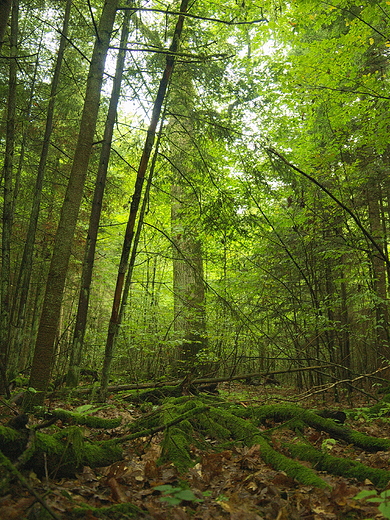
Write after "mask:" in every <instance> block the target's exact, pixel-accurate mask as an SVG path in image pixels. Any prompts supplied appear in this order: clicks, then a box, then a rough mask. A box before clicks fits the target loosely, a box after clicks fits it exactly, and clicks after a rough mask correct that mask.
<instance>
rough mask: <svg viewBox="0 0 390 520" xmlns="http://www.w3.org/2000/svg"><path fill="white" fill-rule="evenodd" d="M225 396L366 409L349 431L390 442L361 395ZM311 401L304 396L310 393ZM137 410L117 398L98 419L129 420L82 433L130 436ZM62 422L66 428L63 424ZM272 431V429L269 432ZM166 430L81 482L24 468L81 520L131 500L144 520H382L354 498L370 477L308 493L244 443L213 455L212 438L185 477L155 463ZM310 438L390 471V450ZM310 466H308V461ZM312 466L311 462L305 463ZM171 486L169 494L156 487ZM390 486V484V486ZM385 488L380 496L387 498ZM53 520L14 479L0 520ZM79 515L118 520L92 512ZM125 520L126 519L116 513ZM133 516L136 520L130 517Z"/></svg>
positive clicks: (245, 392)
mask: <svg viewBox="0 0 390 520" xmlns="http://www.w3.org/2000/svg"><path fill="white" fill-rule="evenodd" d="M219 388H220V395H221V396H222V397H223V398H224V399H227V400H229V399H230V400H233V401H234V402H236V403H240V404H242V406H251V405H259V404H272V403H294V404H298V405H300V406H302V407H304V408H309V409H313V408H316V409H319V408H321V409H333V410H343V409H351V408H354V409H362V413H361V416H358V417H355V419H354V420H353V421H352V420H351V419H347V422H346V424H347V426H348V427H350V428H353V429H354V430H355V431H359V432H363V433H366V434H369V435H372V436H375V437H380V438H390V419H389V418H386V417H382V418H375V419H368V418H367V417H365V416H364V407H367V406H370V405H372V404H374V403H373V402H370V400H369V399H368V398H367V397H365V396H364V395H362V394H354V395H353V396H352V397H351V400H350V401H349V402H347V401H344V402H343V404H340V403H337V402H335V400H334V395H333V394H331V393H328V394H319V395H313V396H312V397H309V398H306V399H304V400H300V398H299V396H298V394H297V392H296V391H294V390H293V389H292V388H280V387H279V388H274V387H272V388H269V387H264V386H258V387H254V386H249V385H243V384H240V383H231V384H222V385H220V387H219ZM306 397H307V396H306ZM86 402H87V401H86V400H84V401H81V400H78V401H77V403H75V402H72V404H69V402H64V401H61V400H56V401H54V402H51V403H50V407H51V408H54V407H61V408H64V409H68V410H72V409H74V408H76V407H77V406H80V405H82V404H85V403H86ZM140 414H141V412H140V411H139V409H138V408H137V407H136V406H135V405H132V404H129V403H127V402H125V401H123V400H121V399H120V398H119V397H117V396H115V395H112V396H111V397H110V400H109V406H106V407H103V408H102V409H100V410H98V411H97V412H96V415H99V416H101V417H108V418H113V417H118V416H121V417H122V426H120V427H118V428H115V429H113V430H105V431H103V432H102V431H99V430H93V429H85V435H86V436H89V437H90V438H91V439H92V440H104V439H110V438H113V437H120V436H122V435H124V434H125V433H126V431H127V427H126V425H128V424H129V423H131V422H132V421H134V420H135V419H137V418H138V417H139V416H140ZM0 416H1V418H2V419H1V423H2V424H5V422H6V421H7V420H8V419H9V418H10V417H11V415H10V411H9V410H8V409H7V408H6V407H3V406H0ZM59 425H60V423H59ZM267 426H268V427H269V426H271V427H272V424H271V425H267ZM161 435H162V434H161V433H157V434H155V435H154V436H153V437H151V438H150V437H148V438H139V439H136V440H133V441H130V442H127V443H125V444H124V445H123V452H124V459H123V460H122V461H119V462H117V463H115V464H112V465H111V466H108V467H103V468H98V469H96V468H95V469H91V468H89V467H84V469H83V471H82V472H80V473H79V474H77V475H76V477H75V478H61V479H55V478H50V479H49V478H38V477H37V475H35V474H34V473H32V472H28V471H24V473H23V474H24V476H25V477H26V479H27V481H28V483H29V484H30V486H31V487H33V488H34V490H35V491H36V492H37V493H38V494H39V495H40V496H41V497H43V498H44V501H45V502H46V504H47V505H48V506H49V508H50V509H51V510H52V511H54V512H55V514H56V515H57V517H58V518H61V519H67V518H74V517H73V516H72V510H73V509H74V508H75V507H77V506H80V505H82V504H88V505H90V506H93V507H96V508H98V507H104V506H110V505H113V504H120V503H128V502H131V503H132V504H134V505H136V506H138V507H140V508H141V509H142V511H144V514H142V515H141V516H139V518H145V519H149V520H190V519H191V520H224V519H231V520H323V519H324V520H334V519H340V520H363V519H383V518H388V517H387V516H385V517H384V516H382V514H381V513H380V512H379V510H378V508H377V504H376V503H374V502H367V501H365V500H357V499H354V497H355V496H356V495H357V494H358V493H359V492H360V491H361V490H363V489H366V490H373V489H374V486H373V484H372V483H371V482H370V481H368V480H366V481H365V482H358V481H356V480H354V479H346V478H342V477H336V476H332V475H329V474H327V473H320V475H321V477H322V478H323V479H324V480H325V481H326V482H327V483H328V484H329V485H330V486H331V488H330V489H329V490H323V489H317V488H315V487H312V486H303V485H300V484H299V483H297V482H296V481H295V480H293V479H291V478H290V477H288V476H286V474H284V473H283V472H277V471H275V470H273V469H272V468H271V467H270V466H268V465H267V464H265V463H264V462H263V461H262V459H261V456H260V452H259V450H260V449H259V447H258V446H256V445H255V446H252V447H250V448H248V447H245V446H240V445H239V444H238V445H237V444H236V445H235V446H231V447H229V449H223V450H222V451H220V450H219V451H218V450H214V449H213V448H214V446H213V444H214V441H213V440H211V439H210V440H209V442H210V450H205V451H200V450H199V449H197V448H195V447H194V448H193V450H194V453H193V455H194V456H195V457H196V460H197V461H198V462H197V463H196V465H195V466H194V467H192V468H191V469H190V470H188V471H187V472H186V473H184V474H179V473H178V471H177V470H176V468H175V467H174V466H173V465H172V464H170V463H167V464H164V465H161V466H158V465H157V464H156V461H157V459H158V457H159V455H160V451H161V448H160V442H161ZM294 435H295V434H294V433H293V432H292V431H290V430H286V429H276V430H275V431H274V433H273V438H272V440H273V445H281V444H282V443H283V442H284V441H286V440H291V439H293V437H294ZM304 435H305V437H306V438H307V439H309V440H310V442H311V443H312V445H314V446H315V447H317V448H321V449H324V450H326V451H328V452H329V453H331V454H332V455H335V456H339V457H348V458H351V459H353V460H358V461H360V462H363V463H364V464H366V465H367V466H370V467H374V468H384V469H387V468H388V467H389V458H390V452H377V453H367V452H364V451H363V450H361V449H359V448H356V447H354V446H351V445H346V444H345V443H344V442H342V441H336V440H333V439H329V436H328V435H327V434H325V433H323V432H318V431H315V430H312V429H311V428H309V427H307V428H305V431H304ZM303 464H306V463H304V462H303ZM307 465H309V464H308V463H307ZM159 486H165V487H164V488H163V490H161V489H159V490H156V487H159ZM389 487H390V486H389ZM183 489H187V490H190V491H191V492H192V493H190V494H188V495H187V496H186V498H188V500H182V499H181V497H182V496H184V495H181V494H180V493H181V491H182V490H183ZM381 491H383V490H379V492H381ZM47 518H51V516H50V515H48V513H47V512H46V511H45V510H44V509H42V507H41V506H40V505H39V504H38V503H37V501H36V498H34V497H33V496H32V495H31V494H30V492H29V491H28V490H27V489H26V488H25V487H24V486H22V485H21V484H20V482H19V481H18V480H14V481H13V482H12V484H11V485H10V486H9V487H8V489H7V493H6V495H5V496H0V519H1V520H14V519H18V520H22V519H28V520H46V519H47ZM82 518H85V519H86V520H95V519H96V518H114V517H113V516H107V517H104V516H95V513H94V512H89V513H86V514H85V515H84V516H83V517H82ZM115 518H120V519H122V518H123V519H126V518H130V517H129V516H126V515H122V516H120V515H119V516H115ZM132 518H134V517H132Z"/></svg>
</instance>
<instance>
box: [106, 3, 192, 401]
mask: <svg viewBox="0 0 390 520" xmlns="http://www.w3.org/2000/svg"><path fill="white" fill-rule="evenodd" d="M187 6H188V0H182V2H181V5H180V13H182V14H180V15H179V18H178V20H177V23H176V27H175V31H174V34H173V38H172V43H171V46H170V49H169V50H170V51H171V53H172V54H168V55H167V58H166V65H165V69H164V72H163V75H162V78H161V80H160V85H159V88H158V91H157V96H156V100H155V102H154V106H153V112H152V117H151V121H150V125H149V128H148V132H147V136H146V140H145V144H144V149H143V153H142V156H141V160H140V163H139V166H138V171H137V179H136V181H135V186H134V193H133V197H132V201H131V206H130V214H129V219H128V221H127V226H126V231H125V236H124V240H123V247H122V255H121V260H120V264H119V269H118V275H117V281H116V287H115V292H114V300H113V305H112V311H111V317H110V323H109V328H108V334H107V341H106V349H105V355H104V362H103V370H102V380H101V388H100V392H101V398H102V399H104V397H105V394H106V392H107V386H108V379H109V374H110V368H111V363H112V358H113V355H114V343H115V337H116V334H117V330H118V327H119V309H120V303H121V297H122V290H123V284H124V280H125V275H126V271H127V266H128V262H129V256H130V250H131V244H132V241H133V236H134V227H135V221H136V218H137V213H138V208H139V204H140V200H141V194H142V187H143V183H144V179H145V173H146V170H147V167H148V163H149V158H150V154H151V152H152V148H153V144H154V139H155V135H156V128H157V124H158V121H159V118H160V114H161V109H162V105H163V102H164V98H165V94H166V91H167V88H168V83H169V80H170V78H171V75H172V72H173V66H174V63H175V56H174V53H176V52H177V51H178V49H179V44H180V39H181V33H182V29H183V23H184V18H185V17H184V16H183V14H185V13H186V12H187Z"/></svg>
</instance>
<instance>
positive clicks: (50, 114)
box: [14, 0, 72, 352]
mask: <svg viewBox="0 0 390 520" xmlns="http://www.w3.org/2000/svg"><path fill="white" fill-rule="evenodd" d="M71 5H72V0H67V2H66V6H65V12H64V21H63V26H62V32H61V39H60V44H59V48H58V53H57V60H56V65H55V69H54V73H53V78H52V82H51V88H50V98H49V104H48V107H47V113H46V125H45V132H44V135H43V143H42V149H41V154H40V158H39V165H38V171H37V177H36V180H35V188H34V195H33V200H32V206H31V213H30V220H29V225H28V231H27V236H26V241H25V243H24V249H23V256H22V260H21V263H20V270H19V275H18V280H17V285H16V297H17V299H18V302H19V303H18V308H17V318H16V336H15V340H14V350H15V351H16V352H21V350H22V348H23V346H22V344H23V336H24V333H25V320H26V309H27V301H28V294H29V287H30V280H31V273H32V265H33V256H34V244H35V235H36V231H37V226H38V217H39V211H40V205H41V198H42V187H43V179H44V175H45V169H46V162H47V157H48V153H49V145H50V139H51V135H52V129H53V118H54V106H55V102H56V97H57V90H58V84H59V79H60V72H61V66H62V62H63V57H64V53H65V48H66V44H67V34H68V26H69V18H70V9H71Z"/></svg>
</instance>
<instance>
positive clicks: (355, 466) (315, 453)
mask: <svg viewBox="0 0 390 520" xmlns="http://www.w3.org/2000/svg"><path fill="white" fill-rule="evenodd" d="M287 448H288V450H289V452H290V453H291V454H292V455H293V457H297V458H299V459H301V460H306V461H308V462H311V463H312V464H315V466H316V468H317V469H319V470H321V471H326V472H328V473H331V474H332V475H341V476H343V477H346V478H355V479H357V480H359V481H360V482H363V481H364V480H365V479H369V480H371V482H373V484H374V485H375V486H378V487H381V488H382V487H385V486H386V485H387V484H388V482H389V481H390V471H387V470H384V469H378V468H370V467H368V466H365V465H364V464H362V463H361V462H357V461H354V460H351V459H344V458H340V457H334V456H333V455H330V454H328V453H323V452H322V451H319V450H317V449H316V448H313V446H309V445H307V444H288V445H287Z"/></svg>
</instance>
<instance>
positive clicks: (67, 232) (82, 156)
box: [26, 0, 117, 407]
mask: <svg viewBox="0 0 390 520" xmlns="http://www.w3.org/2000/svg"><path fill="white" fill-rule="evenodd" d="M116 7H117V1H116V0H107V1H105V3H104V5H103V10H102V14H101V17H100V22H99V26H98V28H97V34H96V39H95V45H94V49H93V54H92V58H91V62H90V67H89V75H88V81H87V88H86V94H85V100H84V107H83V113H82V116H81V121H80V129H79V137H78V141H77V146H76V150H75V154H74V157H73V163H72V169H71V172H70V177H69V183H68V186H67V192H66V195H65V199H64V202H63V205H62V209H61V216H60V221H59V224H58V228H57V232H56V236H55V241H54V250H53V255H52V259H51V264H50V270H49V274H48V279H47V282H46V293H45V299H44V302H43V309H42V314H41V319H40V323H39V329H38V335H37V340H36V346H35V351H34V359H33V365H32V369H31V374H30V387H33V388H35V389H36V390H38V391H39V393H38V394H37V395H36V396H35V399H36V402H42V401H43V399H44V396H45V391H46V389H47V386H48V384H49V379H50V374H51V369H52V365H53V361H54V354H55V337H56V333H57V327H58V323H59V319H60V311H61V302H62V295H63V291H64V285H65V279H66V274H67V267H68V263H69V258H70V254H71V249H72V242H73V235H74V230H75V226H76V223H77V216H78V212H79V208H80V204H81V200H82V194H83V187H84V183H85V178H86V173H87V168H88V162H89V156H90V154H91V150H92V146H93V139H94V133H95V128H96V121H97V116H98V109H99V101H100V94H101V87H102V81H103V73H104V66H105V60H106V56H107V51H108V46H109V43H110V38H111V32H112V28H113V24H114V20H115V14H116ZM26 406H27V407H28V406H29V403H28V401H27V403H26Z"/></svg>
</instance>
